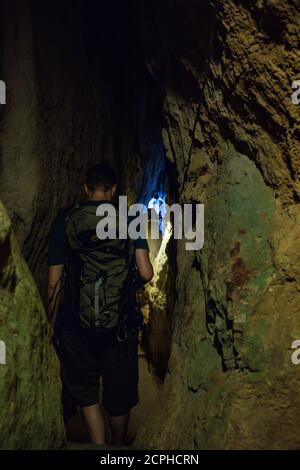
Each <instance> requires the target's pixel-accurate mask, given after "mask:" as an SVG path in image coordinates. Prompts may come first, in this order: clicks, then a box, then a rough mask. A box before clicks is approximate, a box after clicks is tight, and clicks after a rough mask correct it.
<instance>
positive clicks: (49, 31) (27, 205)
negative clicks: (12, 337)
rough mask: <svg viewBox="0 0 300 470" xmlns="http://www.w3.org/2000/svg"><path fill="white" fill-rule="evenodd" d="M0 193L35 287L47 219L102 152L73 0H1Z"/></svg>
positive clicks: (79, 186)
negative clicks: (0, 102) (3, 88)
mask: <svg viewBox="0 0 300 470" xmlns="http://www.w3.org/2000/svg"><path fill="white" fill-rule="evenodd" d="M0 5H1V22H2V25H1V38H2V41H1V42H2V45H3V47H2V52H1V58H0V63H1V68H0V70H1V75H2V77H1V78H2V79H4V80H5V82H6V86H7V104H6V105H5V106H2V108H1V114H2V116H1V117H2V119H1V122H0V136H1V140H0V149H1V154H0V155H1V172H0V197H1V199H2V201H3V203H4V204H5V206H6V208H7V210H8V213H9V215H10V217H11V219H12V222H13V226H14V230H15V233H16V236H17V238H18V240H19V242H20V244H21V248H22V252H23V254H24V256H25V259H26V260H27V261H28V263H29V266H30V268H31V270H32V272H33V273H34V277H35V279H36V281H37V282H38V285H39V287H40V289H41V290H43V289H44V287H45V266H46V264H45V255H46V251H47V237H48V233H49V226H50V223H51V220H52V219H53V218H54V216H55V215H56V213H57V211H58V209H59V208H60V207H65V206H68V205H70V204H73V202H74V200H75V199H76V198H82V197H83V178H84V173H85V170H86V168H87V167H88V166H90V165H91V164H93V163H96V162H98V161H101V159H102V158H103V154H104V153H105V145H106V141H105V138H104V123H103V116H102V107H101V104H100V100H101V98H100V97H99V91H97V90H96V89H95V86H94V83H93V80H92V77H91V73H90V70H89V66H88V62H87V57H86V53H85V48H84V45H83V40H82V37H81V34H80V29H79V26H78V16H79V14H78V13H77V11H76V9H75V8H74V4H73V3H72V2H70V1H66V2H58V1H54V2H44V3H41V2H36V1H33V0H30V1H28V2H22V1H19V0H14V1H12V2H11V1H7V0H2V1H1V2H0Z"/></svg>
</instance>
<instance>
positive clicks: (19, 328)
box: [0, 203, 64, 450]
mask: <svg viewBox="0 0 300 470" xmlns="http://www.w3.org/2000/svg"><path fill="white" fill-rule="evenodd" d="M0 339H1V341H3V342H5V346H6V348H5V349H6V354H5V362H6V364H0V449H6V450H7V449H55V448H58V447H60V446H61V445H62V444H63V442H64V427H63V422H62V410H61V404H60V380H59V373H58V370H59V369H58V360H57V358H56V356H55V354H54V350H53V347H52V343H51V341H50V328H49V325H48V322H47V320H46V316H45V311H44V308H43V304H42V302H41V298H40V295H39V292H38V290H37V287H36V285H35V283H34V280H33V278H32V275H31V273H30V271H29V269H28V266H27V264H26V262H25V261H24V258H23V256H22V254H21V251H20V247H19V244H18V242H17V240H16V238H15V236H14V234H13V230H12V224H11V221H10V219H9V217H8V215H7V212H6V210H5V208H4V206H3V205H2V203H0Z"/></svg>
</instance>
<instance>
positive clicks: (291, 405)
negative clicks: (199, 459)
mask: <svg viewBox="0 0 300 470" xmlns="http://www.w3.org/2000/svg"><path fill="white" fill-rule="evenodd" d="M216 3H217V2H216ZM218 4H219V10H218V14H217V29H216V36H215V40H214V54H213V58H212V60H211V61H210V66H209V70H208V82H207V86H206V88H205V91H204V96H201V94H200V91H199V90H200V89H201V86H202V84H203V81H204V76H203V70H204V64H203V55H202V58H201V55H199V54H197V52H198V51H199V50H200V48H199V49H197V47H196V45H198V44H199V43H200V42H201V43H202V47H203V42H202V41H203V40H204V41H205V44H207V42H208V26H207V25H209V23H210V20H209V18H210V16H209V10H208V9H207V8H206V7H205V2H194V1H191V2H183V1H180V0H179V1H176V2H172V4H171V2H169V1H167V0H166V1H164V2H155V7H153V8H152V9H151V12H150V11H149V9H147V7H145V10H144V13H143V12H142V14H143V15H144V18H146V19H147V20H145V23H146V24H147V27H145V31H144V33H142V35H143V38H144V42H145V49H146V51H148V52H149V55H151V53H152V58H150V59H149V61H151V63H156V64H157V68H156V73H157V76H158V77H161V76H163V77H164V79H165V82H164V83H165V85H164V86H165V92H166V96H165V101H164V114H165V121H166V126H165V129H164V130H163V137H164V144H165V147H166V148H167V156H168V158H169V159H170V160H171V162H172V163H173V165H174V166H175V167H176V170H177V175H178V182H179V186H180V190H181V201H182V202H189V201H194V202H202V203H204V204H205V244H204V247H203V249H202V250H201V251H200V252H196V253H191V252H189V253H187V252H186V251H185V250H184V247H183V245H181V244H179V246H178V254H177V268H178V276H177V295H178V300H177V303H176V308H175V313H174V318H175V320H174V325H173V337H172V344H171V357H170V361H169V374H168V375H167V377H166V381H165V385H164V388H163V392H162V396H161V397H160V399H159V401H158V402H157V405H156V408H155V410H153V412H152V413H151V416H149V418H148V420H147V421H146V422H145V424H144V426H143V428H142V429H141V430H140V433H139V435H138V437H137V439H136V441H135V446H136V447H143V448H147V449H148V448H155V449H157V448H172V449H178V448H180V449H184V448H205V449H216V448H219V449H223V448H225V449H229V448H230V449H232V448H239V449H250V448H258V449H264V448H272V449H278V448H285V449H294V448H298V449H299V448H300V432H299V429H298V423H299V419H300V407H299V406H300V398H299V394H298V390H299V385H300V368H299V367H297V366H295V365H293V364H292V362H291V344H292V341H293V340H295V339H299V338H300V323H299V300H300V294H299V291H300V277H299V276H300V271H299V267H298V264H299V263H298V261H297V260H298V254H299V241H298V236H297V233H298V230H299V216H300V212H299V205H298V203H299V169H300V167H299V161H298V160H299V159H298V158H297V157H298V154H297V149H299V107H297V106H295V105H293V104H292V101H291V92H292V89H291V83H292V80H294V79H295V78H296V77H297V73H299V65H300V54H299V40H300V34H299V24H300V13H299V2H298V1H294V2H288V4H287V3H286V2H282V1H281V0H275V1H274V0H273V1H271V0H266V1H255V0H252V1H231V0H226V1H225V0H224V1H220V2H218ZM154 31H155V34H154ZM205 36H206V37H205ZM155 38H156V39H155ZM155 41H156V42H155ZM162 43H164V47H161V48H160V47H159V46H160V44H162ZM146 54H147V52H146ZM180 76H181V77H184V78H185V79H184V81H182V82H181V83H180V81H179V80H178V77H180ZM193 85H194V86H193ZM188 92H189V94H188ZM200 98H201V107H200V119H199V123H198V126H197V130H196V138H195V145H194V149H193V153H192V158H191V162H190V166H189V169H188V173H187V175H188V178H187V180H186V181H183V179H184V175H185V169H186V165H187V162H188V153H189V148H190V144H191V134H192V128H193V124H194V120H195V112H196V107H197V101H198V99H200Z"/></svg>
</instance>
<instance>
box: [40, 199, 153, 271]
mask: <svg viewBox="0 0 300 470" xmlns="http://www.w3.org/2000/svg"><path fill="white" fill-rule="evenodd" d="M103 202H105V203H106V204H107V201H103ZM103 202H102V201H99V204H101V203H103ZM70 210H71V208H67V209H61V210H60V211H59V213H58V214H57V216H56V217H55V219H54V220H53V222H52V225H51V228H50V233H49V246H48V266H55V265H58V264H64V262H65V248H66V235H65V231H66V222H67V220H66V219H67V216H68V214H69V211H70ZM134 245H135V248H136V249H144V250H149V247H148V243H147V240H146V239H144V238H139V239H138V240H134Z"/></svg>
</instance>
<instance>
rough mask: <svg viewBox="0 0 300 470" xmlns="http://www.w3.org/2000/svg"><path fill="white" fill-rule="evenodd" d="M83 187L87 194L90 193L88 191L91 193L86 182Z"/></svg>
mask: <svg viewBox="0 0 300 470" xmlns="http://www.w3.org/2000/svg"><path fill="white" fill-rule="evenodd" d="M83 187H84V192H85V194H86V195H88V193H89V188H88V187H87V185H86V184H84V185H83Z"/></svg>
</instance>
